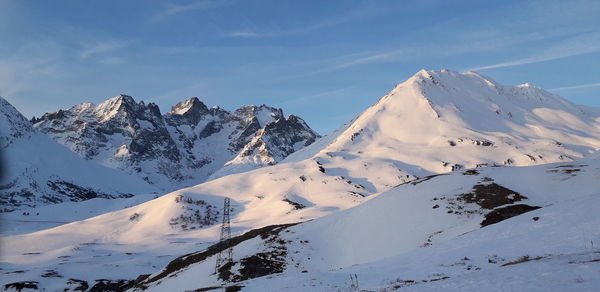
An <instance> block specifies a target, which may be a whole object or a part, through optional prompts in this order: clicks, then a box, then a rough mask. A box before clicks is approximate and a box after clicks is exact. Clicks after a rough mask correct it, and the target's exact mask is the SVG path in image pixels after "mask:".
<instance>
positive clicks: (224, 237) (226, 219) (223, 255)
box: [215, 197, 233, 273]
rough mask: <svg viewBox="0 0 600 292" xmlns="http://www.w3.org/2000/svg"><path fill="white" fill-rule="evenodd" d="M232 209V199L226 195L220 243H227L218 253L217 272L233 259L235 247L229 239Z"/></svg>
mask: <svg viewBox="0 0 600 292" xmlns="http://www.w3.org/2000/svg"><path fill="white" fill-rule="evenodd" d="M230 211H231V200H230V199H229V198H228V197H225V200H224V201H223V223H222V224H221V237H220V239H219V244H220V245H226V246H225V249H223V250H222V251H221V252H219V254H217V263H216V264H215V273H217V272H218V270H219V268H220V267H222V266H223V265H224V264H226V263H229V262H232V261H233V247H232V246H231V243H230V241H229V239H230V238H231V218H230V216H229V212H230Z"/></svg>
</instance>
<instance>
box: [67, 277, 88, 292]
mask: <svg viewBox="0 0 600 292" xmlns="http://www.w3.org/2000/svg"><path fill="white" fill-rule="evenodd" d="M67 286H68V288H65V290H64V291H86V290H87V289H88V288H89V287H90V286H89V285H88V282H87V281H84V280H79V279H73V278H70V279H69V281H67Z"/></svg>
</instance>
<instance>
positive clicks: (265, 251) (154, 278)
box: [131, 158, 600, 291]
mask: <svg viewBox="0 0 600 292" xmlns="http://www.w3.org/2000/svg"><path fill="white" fill-rule="evenodd" d="M599 177H600V160H598V158H595V159H583V160H578V161H577V162H576V163H555V164H549V165H543V166H530V167H521V168H513V167H498V168H483V169H478V170H467V171H461V172H454V173H451V174H447V175H436V176H431V177H427V178H424V179H420V180H416V181H413V182H410V183H406V184H403V185H401V186H398V187H396V188H393V189H391V190H389V191H387V192H384V193H382V194H380V195H378V196H377V197H375V198H373V199H372V200H370V201H368V202H365V203H364V204H362V205H360V206H357V207H355V208H352V209H349V210H345V211H342V212H340V213H337V214H334V215H331V216H327V217H323V218H319V219H316V220H314V221H310V222H305V223H301V224H298V225H294V224H288V225H274V226H269V227H264V228H261V229H257V230H253V231H250V232H247V233H245V234H243V235H240V236H238V237H234V238H232V239H231V241H230V242H231V245H233V262H230V263H229V264H226V265H224V266H222V267H221V268H220V269H219V270H218V272H217V273H215V259H216V255H217V254H218V253H219V252H220V251H222V250H224V248H225V247H226V246H227V245H225V244H220V245H213V246H211V247H208V248H206V249H204V250H198V251H197V252H194V253H190V254H186V255H183V256H181V257H179V258H177V259H175V260H173V261H171V262H170V263H169V264H168V265H166V266H165V267H164V268H163V269H161V270H157V271H155V272H154V273H152V274H151V275H145V276H144V278H143V279H141V278H140V280H141V281H139V282H137V283H132V288H131V291H174V290H177V291H192V290H195V289H208V288H210V287H232V288H230V289H232V290H233V289H234V287H237V288H240V289H241V291H307V290H310V291H395V290H398V289H400V291H404V290H409V291H423V290H427V291H429V290H433V291H482V290H485V291H506V289H509V290H511V291H596V290H597V288H598V287H599V286H598V285H599V284H600V249H599V248H598V245H597V242H598V240H600V229H598V228H597V226H598V224H600V220H599V219H598V216H596V214H597V212H598V211H599V209H600V207H599V206H600V205H599V204H600V189H599V188H598V178H599ZM265 276H269V277H265ZM499 283H502V284H499ZM401 288H402V289H401ZM195 291H207V290H195Z"/></svg>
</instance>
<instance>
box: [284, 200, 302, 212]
mask: <svg viewBox="0 0 600 292" xmlns="http://www.w3.org/2000/svg"><path fill="white" fill-rule="evenodd" d="M283 201H284V202H286V203H288V204H290V205H292V206H293V207H294V210H300V209H304V208H306V206H305V205H303V204H300V203H297V202H294V201H291V200H289V199H283Z"/></svg>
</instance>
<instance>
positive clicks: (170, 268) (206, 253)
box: [134, 223, 298, 290]
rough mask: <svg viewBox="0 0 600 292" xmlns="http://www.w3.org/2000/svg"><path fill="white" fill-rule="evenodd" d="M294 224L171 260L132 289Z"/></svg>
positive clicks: (269, 228)
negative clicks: (158, 271)
mask: <svg viewBox="0 0 600 292" xmlns="http://www.w3.org/2000/svg"><path fill="white" fill-rule="evenodd" d="M296 224H298V223H291V224H281V225H270V226H265V227H262V228H258V229H253V230H250V231H248V232H246V233H244V234H242V235H239V236H236V237H232V238H231V239H229V240H226V241H223V242H219V243H216V244H214V245H211V246H209V247H208V248H207V249H205V250H202V251H198V252H194V253H190V254H186V255H183V256H180V257H178V258H176V259H174V260H172V261H171V262H170V263H169V264H167V266H166V267H165V268H164V269H163V270H162V271H161V272H160V273H158V275H156V276H154V277H151V278H147V279H145V280H143V281H140V282H139V283H136V284H135V285H134V287H135V288H139V289H142V290H143V289H144V287H147V286H148V285H150V284H151V283H154V282H156V281H159V280H161V279H163V278H165V277H169V276H171V275H175V274H177V272H179V271H181V270H183V269H185V268H186V267H188V266H190V265H192V264H195V263H199V262H202V261H204V260H206V259H207V258H209V257H211V256H214V255H216V254H218V253H219V252H221V251H223V250H225V249H227V248H229V247H233V246H236V245H238V244H240V243H242V242H244V241H246V240H249V239H252V238H255V237H257V236H260V237H261V238H263V239H265V238H268V237H270V236H273V235H277V234H279V232H281V231H283V230H285V229H287V228H289V227H291V226H294V225H296Z"/></svg>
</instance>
